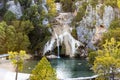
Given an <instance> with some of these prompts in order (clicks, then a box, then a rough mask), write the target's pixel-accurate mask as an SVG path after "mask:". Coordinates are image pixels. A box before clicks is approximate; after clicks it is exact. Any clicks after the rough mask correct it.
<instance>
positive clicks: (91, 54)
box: [88, 50, 97, 66]
mask: <svg viewBox="0 0 120 80" xmlns="http://www.w3.org/2000/svg"><path fill="white" fill-rule="evenodd" d="M88 53H89V54H88V63H89V66H93V64H94V61H95V57H96V56H97V52H96V51H93V50H92V51H91V50H89V52H88Z"/></svg>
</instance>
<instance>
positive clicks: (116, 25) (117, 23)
mask: <svg viewBox="0 0 120 80" xmlns="http://www.w3.org/2000/svg"><path fill="white" fill-rule="evenodd" d="M112 37H113V38H115V39H116V40H117V41H120V19H115V20H113V21H112V22H111V24H110V27H109V30H108V32H107V33H105V34H104V35H103V38H102V41H101V42H100V43H99V46H101V45H102V44H104V43H105V40H106V39H108V40H110V39H111V38H112Z"/></svg>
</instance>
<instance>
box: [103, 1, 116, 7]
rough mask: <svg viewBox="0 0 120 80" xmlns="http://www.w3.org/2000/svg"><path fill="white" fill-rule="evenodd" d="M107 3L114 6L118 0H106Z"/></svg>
mask: <svg viewBox="0 0 120 80" xmlns="http://www.w3.org/2000/svg"><path fill="white" fill-rule="evenodd" d="M104 4H105V5H110V6H112V7H117V0H104Z"/></svg>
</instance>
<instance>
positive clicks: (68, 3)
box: [60, 0, 75, 12]
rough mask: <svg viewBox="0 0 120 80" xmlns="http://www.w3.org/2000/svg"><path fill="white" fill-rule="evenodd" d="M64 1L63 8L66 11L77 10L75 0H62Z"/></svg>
mask: <svg viewBox="0 0 120 80" xmlns="http://www.w3.org/2000/svg"><path fill="white" fill-rule="evenodd" d="M60 2H61V3H62V9H63V11H65V12H73V11H74V10H75V6H74V2H73V0H69V1H68V0H61V1H60Z"/></svg>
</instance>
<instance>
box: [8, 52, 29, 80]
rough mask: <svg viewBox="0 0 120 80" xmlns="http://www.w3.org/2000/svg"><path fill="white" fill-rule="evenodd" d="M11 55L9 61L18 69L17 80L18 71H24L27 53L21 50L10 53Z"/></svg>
mask: <svg viewBox="0 0 120 80" xmlns="http://www.w3.org/2000/svg"><path fill="white" fill-rule="evenodd" d="M8 53H9V59H10V60H11V62H12V63H13V64H14V66H15V67H16V77H15V80H17V77H18V71H22V69H23V63H24V59H25V58H27V54H26V51H24V50H20V52H12V51H11V52H8Z"/></svg>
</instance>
